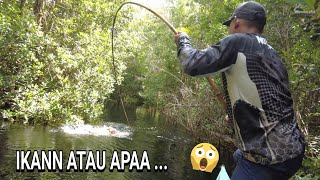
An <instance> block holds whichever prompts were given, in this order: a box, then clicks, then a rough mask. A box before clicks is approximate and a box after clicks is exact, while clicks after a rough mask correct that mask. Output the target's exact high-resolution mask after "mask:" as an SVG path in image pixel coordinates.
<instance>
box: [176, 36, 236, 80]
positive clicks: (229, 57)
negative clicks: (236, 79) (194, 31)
mask: <svg viewBox="0 0 320 180" xmlns="http://www.w3.org/2000/svg"><path fill="white" fill-rule="evenodd" d="M237 44H238V43H237V37H236V35H229V36H226V37H225V38H224V39H222V40H221V41H219V42H218V43H216V44H215V45H213V46H211V47H208V48H207V49H203V50H197V49H194V48H193V47H192V45H191V42H190V39H189V37H188V35H186V34H185V33H182V34H181V36H180V41H179V46H178V58H179V60H180V64H181V65H182V68H183V69H184V72H185V73H187V74H189V75H191V76H207V75H209V74H212V73H215V72H222V71H225V70H226V69H228V67H230V66H231V65H232V64H234V63H235V61H236V59H237V54H238V48H237Z"/></svg>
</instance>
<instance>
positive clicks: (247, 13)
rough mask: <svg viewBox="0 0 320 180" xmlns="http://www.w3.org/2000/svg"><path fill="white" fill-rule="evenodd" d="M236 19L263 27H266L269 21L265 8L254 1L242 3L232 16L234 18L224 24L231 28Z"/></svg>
mask: <svg viewBox="0 0 320 180" xmlns="http://www.w3.org/2000/svg"><path fill="white" fill-rule="evenodd" d="M234 17H237V18H239V19H245V20H248V21H253V22H256V23H258V24H261V25H265V24H266V21H267V18H266V11H265V9H264V7H263V6H262V5H261V4H259V3H257V2H254V1H248V2H244V3H241V4H240V5H239V6H238V7H237V8H236V10H235V11H234V13H233V14H232V17H231V18H230V19H229V20H228V21H226V22H224V23H222V24H223V25H226V26H229V25H230V23H231V21H232V19H233V18H234Z"/></svg>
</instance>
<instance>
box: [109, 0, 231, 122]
mask: <svg viewBox="0 0 320 180" xmlns="http://www.w3.org/2000/svg"><path fill="white" fill-rule="evenodd" d="M126 4H133V5H137V6H140V7H142V8H145V9H147V10H148V11H150V12H151V13H153V14H154V15H156V16H157V17H158V18H160V19H161V20H162V21H163V22H164V23H165V24H166V25H167V26H168V27H169V28H170V30H171V31H172V32H173V33H174V34H178V33H179V32H178V31H177V30H176V29H175V28H174V27H173V25H172V24H171V23H170V22H169V21H168V20H166V19H165V18H164V17H162V16H161V15H160V14H158V13H157V12H155V11H154V10H152V9H150V8H149V7H147V6H144V5H142V4H139V3H136V2H125V3H123V4H121V6H120V7H119V8H118V10H117V12H116V14H115V16H114V18H113V23H112V30H111V51H112V65H113V71H114V76H115V81H116V84H118V79H117V76H118V74H117V73H118V72H117V70H116V65H115V60H114V31H115V23H116V20H117V16H118V13H119V11H120V10H121V8H122V7H123V6H124V5H126ZM206 78H207V80H208V82H209V84H210V86H211V87H212V89H213V90H214V91H213V92H214V93H215V95H216V96H217V99H218V101H219V102H220V104H221V105H222V107H223V109H224V110H225V109H226V103H225V101H224V98H223V94H222V93H221V91H220V89H219V88H218V86H217V85H216V83H215V82H214V81H213V80H212V79H210V78H209V77H206ZM118 85H119V84H118ZM118 93H119V98H120V101H121V105H122V108H123V112H124V114H125V116H126V119H127V121H128V123H129V119H128V116H127V113H126V110H125V107H124V103H123V100H122V96H121V88H120V85H119V88H118Z"/></svg>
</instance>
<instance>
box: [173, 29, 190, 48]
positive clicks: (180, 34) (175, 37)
mask: <svg viewBox="0 0 320 180" xmlns="http://www.w3.org/2000/svg"><path fill="white" fill-rule="evenodd" d="M182 36H188V35H187V33H185V32H178V33H177V34H176V35H175V36H174V41H175V43H176V45H177V47H178V46H179V43H180V38H181V37H182Z"/></svg>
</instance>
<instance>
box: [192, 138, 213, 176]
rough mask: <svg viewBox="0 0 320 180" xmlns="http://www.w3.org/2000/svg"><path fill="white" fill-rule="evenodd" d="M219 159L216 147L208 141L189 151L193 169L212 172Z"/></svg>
mask: <svg viewBox="0 0 320 180" xmlns="http://www.w3.org/2000/svg"><path fill="white" fill-rule="evenodd" d="M218 161H219V153H218V151H217V149H216V148H215V147H214V146H213V145H211V144H209V143H200V144H198V145H196V146H195V147H194V148H193V149H192V151H191V163H192V168H193V169H194V170H200V171H205V172H210V173H211V172H212V170H213V169H214V168H215V167H216V166H217V163H218Z"/></svg>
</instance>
